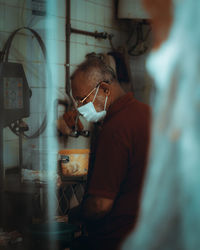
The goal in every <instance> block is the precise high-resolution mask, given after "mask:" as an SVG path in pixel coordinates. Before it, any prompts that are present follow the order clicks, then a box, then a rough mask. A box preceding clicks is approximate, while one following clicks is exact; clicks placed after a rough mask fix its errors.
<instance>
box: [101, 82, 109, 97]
mask: <svg viewBox="0 0 200 250" xmlns="http://www.w3.org/2000/svg"><path fill="white" fill-rule="evenodd" d="M100 88H101V89H103V91H104V93H105V94H106V95H107V96H109V95H110V84H109V83H106V82H102V83H101V85H100Z"/></svg>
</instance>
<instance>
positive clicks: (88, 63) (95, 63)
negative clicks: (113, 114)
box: [71, 57, 123, 111]
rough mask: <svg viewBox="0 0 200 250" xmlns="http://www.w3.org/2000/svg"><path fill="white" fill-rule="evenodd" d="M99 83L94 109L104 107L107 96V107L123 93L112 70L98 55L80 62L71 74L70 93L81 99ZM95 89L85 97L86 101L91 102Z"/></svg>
mask: <svg viewBox="0 0 200 250" xmlns="http://www.w3.org/2000/svg"><path fill="white" fill-rule="evenodd" d="M98 84H100V85H99V88H98V94H97V95H96V98H95V102H94V105H95V109H96V110H97V111H101V110H102V109H104V104H105V99H106V96H108V97H109V98H108V102H107V108H108V107H109V106H110V105H111V104H112V103H113V102H114V101H115V100H116V99H117V98H118V97H119V95H121V94H122V93H123V91H122V89H121V87H120V85H119V84H118V81H117V79H116V75H115V72H114V70H113V69H112V68H111V67H110V66H109V65H107V64H106V63H105V62H104V61H103V60H102V59H100V58H98V57H89V58H87V59H86V60H85V61H84V62H83V63H81V64H80V65H79V66H78V67H77V69H76V70H75V72H74V73H73V74H72V76H71V88H72V95H73V97H74V99H75V100H77V101H78V100H82V99H83V98H84V97H86V96H87V95H88V94H89V93H90V91H92V90H93V89H95V88H96V86H97V85H98ZM94 96H95V91H94V92H92V94H91V95H89V97H87V99H86V102H85V103H87V102H92V101H93V98H94Z"/></svg>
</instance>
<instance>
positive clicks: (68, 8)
mask: <svg viewBox="0 0 200 250" xmlns="http://www.w3.org/2000/svg"><path fill="white" fill-rule="evenodd" d="M65 28H66V29H65V36H66V71H65V72H66V74H65V91H66V93H67V95H69V96H70V36H71V0H66V27H65Z"/></svg>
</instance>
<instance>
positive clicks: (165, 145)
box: [123, 0, 200, 250]
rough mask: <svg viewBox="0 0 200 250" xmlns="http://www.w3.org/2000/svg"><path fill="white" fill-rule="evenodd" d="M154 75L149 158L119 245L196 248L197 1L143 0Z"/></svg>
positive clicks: (199, 176) (199, 175)
mask: <svg viewBox="0 0 200 250" xmlns="http://www.w3.org/2000/svg"><path fill="white" fill-rule="evenodd" d="M144 3H145V6H146V7H147V10H148V11H149V13H150V16H151V19H152V25H153V30H154V39H155V42H154V49H153V51H152V53H151V54H150V56H149V58H148V60H147V68H148V70H149V72H150V74H151V75H152V77H153V78H154V79H155V83H156V87H157V97H156V102H155V107H154V111H153V128H152V129H153V130H152V145H151V150H150V151H151V153H150V157H149V158H150V164H149V165H148V170H147V174H146V179H145V182H144V189H143V194H142V203H141V209H140V213H139V218H138V223H137V226H136V228H135V230H134V232H133V233H132V234H131V235H130V237H129V238H128V239H127V240H126V243H125V244H124V246H123V250H130V249H137V250H156V249H162V250H179V249H180V250H183V249H184V250H196V249H200V237H199V232H200V209H199V207H200V199H199V190H200V164H199V149H200V129H199V128H200V115H199V114H200V84H199V83H200V74H199V65H200V54H199V51H200V32H199V24H200V1H196V0H182V1H180V0H166V1H159V0H145V1H144Z"/></svg>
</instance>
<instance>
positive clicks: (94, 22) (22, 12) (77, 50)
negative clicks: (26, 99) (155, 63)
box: [0, 0, 144, 167]
mask: <svg viewBox="0 0 200 250" xmlns="http://www.w3.org/2000/svg"><path fill="white" fill-rule="evenodd" d="M47 2H49V1H47ZM56 2H57V8H53V9H51V10H50V20H47V18H46V17H38V16H32V12H31V0H0V50H1V49H2V47H3V44H4V42H5V41H6V39H7V38H8V36H9V34H10V33H11V32H12V31H13V30H15V29H16V28H19V27H21V26H28V25H29V27H31V28H33V29H35V30H36V31H37V32H38V33H39V34H40V35H41V37H42V38H43V40H44V41H46V34H47V33H48V38H49V39H52V41H54V43H53V44H54V47H53V51H52V48H51V53H55V57H53V59H52V62H51V63H53V68H54V72H53V74H52V79H53V84H54V85H55V86H57V93H58V97H59V98H61V99H66V95H65V0H59V1H56ZM114 8H115V6H114V1H113V0H71V26H72V27H73V28H76V29H81V30H86V31H90V32H94V31H98V32H107V33H109V34H114V38H113V44H114V46H115V47H116V48H117V47H118V46H122V45H124V44H125V41H126V39H127V29H128V27H126V24H123V23H122V22H119V21H117V20H116V19H115V17H114ZM48 22H49V23H53V25H48V26H47V25H46V24H47V23H48ZM108 51H111V47H110V43H109V41H108V40H103V39H95V38H93V37H89V36H85V35H80V34H72V35H71V44H70V71H71V73H72V72H73V71H74V69H75V68H76V66H77V65H78V64H79V63H80V62H82V61H83V60H84V58H85V55H86V54H87V53H91V52H96V53H106V52H108ZM143 59H144V58H143ZM143 59H141V61H140V60H138V58H137V59H131V68H132V75H133V80H134V82H135V83H137V86H139V87H138V88H136V91H140V90H139V88H140V87H141V86H142V83H141V84H140V82H139V78H140V77H141V75H142V74H143V73H144V70H143V65H144V60H143ZM10 60H11V61H19V62H22V63H23V65H24V69H25V73H26V77H27V80H28V83H29V86H30V87H31V89H32V94H33V95H32V98H31V116H30V117H29V118H27V119H25V120H26V121H27V123H28V124H29V127H30V132H33V131H35V130H36V129H37V127H38V125H39V124H40V121H41V120H42V118H43V117H44V111H45V107H44V95H45V87H46V84H48V83H47V82H46V80H45V67H44V57H43V55H42V52H41V49H40V47H39V46H38V43H37V41H36V39H35V38H34V37H33V36H32V35H31V34H30V33H29V32H25V31H22V32H20V34H18V35H17V36H16V37H15V40H14V42H13V46H12V50H11V54H10ZM142 60H143V61H142ZM138 65H139V66H138ZM137 74H139V75H140V77H137ZM141 81H142V80H141ZM141 88H142V87H141ZM138 93H139V92H138ZM49 98H51V97H49ZM61 110H63V109H62V108H61V107H60V108H59V111H61ZM59 114H61V112H59ZM85 126H86V128H87V126H88V124H85ZM30 132H29V133H30ZM46 136H47V134H46V132H44V134H42V135H41V138H45V137H46ZM17 139H18V138H17V137H16V136H15V135H14V134H13V133H12V132H10V130H9V129H8V128H6V129H4V160H5V166H7V167H12V166H16V165H18V140H17ZM88 143H89V141H88V139H86V138H83V137H79V138H78V139H74V138H69V139H68V142H67V144H66V145H67V147H68V148H84V147H88ZM23 145H24V160H25V163H26V164H27V165H31V161H32V158H33V157H28V156H29V155H33V154H32V152H33V150H34V156H35V155H36V153H35V152H38V147H39V146H40V143H39V139H34V140H24V141H23ZM64 146H65V145H64V144H63V143H60V145H59V147H60V148H63V147H64ZM36 158H37V157H36V156H35V157H34V162H36V163H37V160H36ZM36 163H34V164H36Z"/></svg>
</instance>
